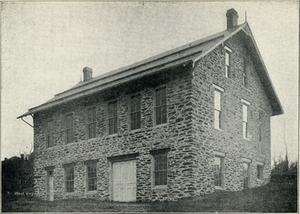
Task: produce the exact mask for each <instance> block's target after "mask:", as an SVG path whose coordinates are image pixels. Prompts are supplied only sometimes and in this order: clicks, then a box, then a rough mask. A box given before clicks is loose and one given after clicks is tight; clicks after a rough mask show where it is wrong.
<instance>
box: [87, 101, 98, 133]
mask: <svg viewBox="0 0 300 214" xmlns="http://www.w3.org/2000/svg"><path fill="white" fill-rule="evenodd" d="M96 120H97V119H96V108H95V107H91V108H89V109H88V110H87V137H88V139H92V138H95V137H96Z"/></svg>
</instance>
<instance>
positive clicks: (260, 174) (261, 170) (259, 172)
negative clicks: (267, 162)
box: [257, 164, 264, 180]
mask: <svg viewBox="0 0 300 214" xmlns="http://www.w3.org/2000/svg"><path fill="white" fill-rule="evenodd" d="M263 173H264V166H263V164H258V165H257V179H260V180H263V179H264V174H263Z"/></svg>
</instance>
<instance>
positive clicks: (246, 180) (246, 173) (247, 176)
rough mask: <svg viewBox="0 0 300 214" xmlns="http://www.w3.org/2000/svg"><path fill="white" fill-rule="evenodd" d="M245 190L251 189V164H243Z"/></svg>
mask: <svg viewBox="0 0 300 214" xmlns="http://www.w3.org/2000/svg"><path fill="white" fill-rule="evenodd" d="M243 177H244V189H248V188H249V184H250V164H249V163H243Z"/></svg>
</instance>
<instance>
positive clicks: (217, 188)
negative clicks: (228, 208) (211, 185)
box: [215, 186, 225, 190]
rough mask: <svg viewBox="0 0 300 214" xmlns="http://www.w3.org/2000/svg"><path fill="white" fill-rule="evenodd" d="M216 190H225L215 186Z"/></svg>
mask: <svg viewBox="0 0 300 214" xmlns="http://www.w3.org/2000/svg"><path fill="white" fill-rule="evenodd" d="M215 189H216V190H225V189H224V187H220V186H215Z"/></svg>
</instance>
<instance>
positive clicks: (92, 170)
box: [86, 162, 97, 191]
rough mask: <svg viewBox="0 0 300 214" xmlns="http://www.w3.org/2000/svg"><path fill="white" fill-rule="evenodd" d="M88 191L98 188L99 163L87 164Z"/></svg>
mask: <svg viewBox="0 0 300 214" xmlns="http://www.w3.org/2000/svg"><path fill="white" fill-rule="evenodd" d="M86 171H87V173H86V175H87V191H93V190H97V163H96V162H94V163H88V164H87V165H86Z"/></svg>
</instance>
